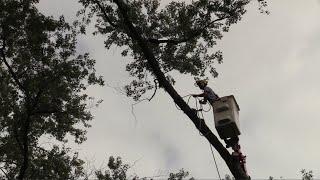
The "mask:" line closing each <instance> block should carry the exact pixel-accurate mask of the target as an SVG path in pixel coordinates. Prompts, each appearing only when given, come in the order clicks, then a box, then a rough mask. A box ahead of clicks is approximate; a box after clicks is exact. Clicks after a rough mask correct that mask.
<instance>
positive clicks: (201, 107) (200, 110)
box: [174, 94, 221, 180]
mask: <svg viewBox="0 0 320 180" xmlns="http://www.w3.org/2000/svg"><path fill="white" fill-rule="evenodd" d="M185 97H188V100H187V104H189V101H190V98H191V97H193V96H192V95H191V94H189V95H186V96H183V97H182V98H185ZM194 99H195V100H196V110H197V116H198V117H199V118H201V119H203V120H204V115H203V112H202V111H204V112H209V111H210V110H211V106H210V105H209V109H208V110H204V109H203V105H202V104H201V103H200V109H199V108H198V98H197V97H194ZM174 104H175V106H176V108H177V109H178V110H181V109H180V108H179V107H178V106H177V104H176V103H174ZM199 112H200V114H201V117H200V115H199ZM201 125H202V124H201V121H200V124H199V129H201ZM199 134H200V136H204V135H203V134H201V132H200V131H199ZM209 146H210V150H211V154H212V157H213V160H214V164H215V167H216V170H217V173H218V176H219V180H221V176H220V171H219V168H218V164H217V161H216V158H215V156H214V153H213V150H212V146H211V144H210V143H209Z"/></svg>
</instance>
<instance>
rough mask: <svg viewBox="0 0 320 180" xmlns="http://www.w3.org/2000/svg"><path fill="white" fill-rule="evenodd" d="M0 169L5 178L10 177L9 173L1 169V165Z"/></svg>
mask: <svg viewBox="0 0 320 180" xmlns="http://www.w3.org/2000/svg"><path fill="white" fill-rule="evenodd" d="M0 170H1V171H2V172H3V174H4V175H5V176H6V178H7V179H10V178H9V175H8V174H7V173H6V172H5V171H4V170H3V167H0Z"/></svg>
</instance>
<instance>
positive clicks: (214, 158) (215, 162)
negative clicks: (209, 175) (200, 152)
mask: <svg viewBox="0 0 320 180" xmlns="http://www.w3.org/2000/svg"><path fill="white" fill-rule="evenodd" d="M209 146H210V149H211V154H212V157H213V160H214V164H215V165H216V169H217V172H218V176H219V179H220V180H221V176H220V172H219V168H218V165H217V161H216V157H215V156H214V153H213V150H212V147H211V144H210V143H209Z"/></svg>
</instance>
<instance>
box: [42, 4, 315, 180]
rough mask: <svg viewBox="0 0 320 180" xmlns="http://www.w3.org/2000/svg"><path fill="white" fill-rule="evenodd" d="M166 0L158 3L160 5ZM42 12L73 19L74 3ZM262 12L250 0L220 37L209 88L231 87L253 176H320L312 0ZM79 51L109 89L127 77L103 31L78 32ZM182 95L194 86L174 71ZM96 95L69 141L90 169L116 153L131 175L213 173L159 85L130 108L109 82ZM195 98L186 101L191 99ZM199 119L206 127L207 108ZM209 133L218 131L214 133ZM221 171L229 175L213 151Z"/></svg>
mask: <svg viewBox="0 0 320 180" xmlns="http://www.w3.org/2000/svg"><path fill="white" fill-rule="evenodd" d="M168 1H169V0H166V2H168ZM39 6H40V9H41V11H42V12H44V13H45V14H47V15H53V16H55V17H57V15H60V14H63V15H65V16H66V19H67V20H68V21H70V22H71V21H72V20H73V19H75V13H76V11H77V10H78V9H79V8H80V6H79V4H78V3H77V1H76V0H41V2H40V5H39ZM268 9H269V10H270V11H271V14H270V15H269V16H267V15H262V14H259V12H258V10H257V5H256V4H252V5H251V6H250V8H249V11H248V13H247V14H246V15H245V16H244V17H243V20H242V21H241V22H239V23H238V24H236V25H234V26H232V27H231V30H230V32H228V33H226V34H225V35H224V38H223V39H222V40H221V41H219V42H218V46H217V48H220V49H221V50H222V51H223V53H224V63H223V64H221V65H217V66H216V68H217V70H218V72H219V73H220V75H219V77H218V78H216V79H211V80H210V82H209V86H210V87H211V88H212V89H214V90H215V91H216V93H217V94H219V95H220V96H224V95H230V94H233V95H234V96H235V98H236V99H237V101H238V104H239V106H240V109H241V111H240V124H241V131H242V135H241V136H240V143H241V145H242V148H243V152H244V153H245V154H246V155H247V168H248V171H249V174H250V175H251V177H252V178H253V179H256V178H268V177H269V176H274V177H276V178H279V177H281V176H282V177H283V178H300V177H301V175H300V173H299V171H300V170H301V169H302V168H305V169H308V170H313V171H314V175H315V177H316V178H320V153H319V152H320V151H319V149H320V144H319V139H318V138H319V137H320V131H319V128H320V121H319V120H320V113H319V108H320V94H319V92H320V84H319V82H320V81H319V77H320V71H319V67H320V61H319V58H320V51H319V45H320V21H319V19H320V1H319V0H304V1H302V0H269V7H268ZM78 49H79V52H90V54H91V56H92V57H93V58H95V59H96V60H97V71H98V72H99V73H100V74H101V75H103V76H104V79H105V81H106V82H107V83H108V84H109V85H110V86H113V87H122V86H124V85H125V83H126V82H127V79H128V74H127V72H126V71H125V64H126V62H128V61H129V60H130V58H123V57H121V56H120V55H119V51H118V50H117V48H113V49H111V50H109V51H107V50H105V49H104V45H103V38H102V37H93V36H87V37H81V38H80V41H79V48H78ZM177 80H178V82H177V84H176V86H175V87H176V89H177V90H178V92H179V93H180V94H181V95H187V94H189V93H198V92H200V91H199V89H197V88H196V87H194V85H193V83H194V82H193V81H192V78H190V77H188V76H178V77H177ZM89 93H90V94H91V95H93V96H95V97H97V98H101V99H103V100H104V102H103V103H102V104H101V105H100V106H99V107H98V108H95V109H93V114H94V115H95V118H94V120H93V121H92V123H91V124H92V127H91V128H90V129H88V134H87V137H88V140H87V141H86V142H85V143H83V144H82V145H80V146H73V147H74V148H75V149H76V150H78V151H79V152H80V155H81V157H82V158H83V159H87V160H91V161H93V163H94V165H95V166H96V167H99V166H100V165H101V164H103V163H104V165H106V160H107V158H108V157H109V156H111V155H114V156H121V157H122V158H123V160H124V161H125V162H127V163H129V164H132V163H134V162H135V161H136V163H135V165H134V166H133V167H132V168H131V169H130V171H131V173H137V174H138V175H139V176H156V175H165V174H167V173H168V172H173V171H176V170H178V169H180V168H184V169H186V170H188V171H190V173H191V174H192V176H194V177H195V178H197V179H199V178H215V179H216V178H218V175H217V172H216V170H215V166H214V162H213V159H212V155H211V152H210V148H209V144H208V142H207V141H206V139H205V138H203V137H201V136H200V135H199V133H198V131H197V129H196V128H195V127H194V125H193V124H192V123H191V121H190V120H189V119H188V118H187V117H186V116H185V115H184V114H183V113H182V112H181V111H179V110H177V109H176V108H175V106H174V103H173V101H172V100H171V99H170V97H169V96H168V95H167V94H166V93H164V92H163V91H158V93H157V95H156V96H155V97H154V99H153V100H152V101H151V102H142V103H140V104H138V105H136V106H135V108H134V113H135V116H136V120H135V118H134V116H133V114H132V112H131V104H132V103H133V101H132V100H131V99H130V98H127V97H126V96H124V95H122V94H121V93H119V92H118V91H116V90H115V89H113V88H109V87H107V86H105V87H103V88H97V87H95V88H91V89H90V90H89ZM193 103H194V102H192V101H191V104H193ZM206 123H207V124H208V126H210V127H211V128H212V130H214V123H213V117H212V113H211V112H210V113H207V114H206ZM214 132H215V133H216V131H215V130H214ZM215 154H216V157H217V160H218V166H219V169H220V173H221V174H222V175H224V174H230V172H229V171H228V169H227V168H226V165H225V163H224V161H223V160H222V159H221V157H220V156H219V155H218V154H217V153H216V151H215Z"/></svg>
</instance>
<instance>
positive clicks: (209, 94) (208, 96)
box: [192, 80, 219, 104]
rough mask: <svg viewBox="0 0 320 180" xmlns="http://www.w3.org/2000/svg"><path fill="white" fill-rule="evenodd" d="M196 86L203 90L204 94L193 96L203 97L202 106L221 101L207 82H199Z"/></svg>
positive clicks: (194, 95)
mask: <svg viewBox="0 0 320 180" xmlns="http://www.w3.org/2000/svg"><path fill="white" fill-rule="evenodd" d="M196 84H197V86H198V87H199V88H200V89H201V90H203V93H201V94H192V96H193V97H203V100H202V101H200V103H201V104H205V103H207V101H209V103H210V104H212V103H213V102H214V101H216V100H218V99H219V96H218V95H217V94H216V93H215V92H214V91H213V90H212V89H211V88H210V87H208V86H207V84H208V81H207V80H197V81H196Z"/></svg>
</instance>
